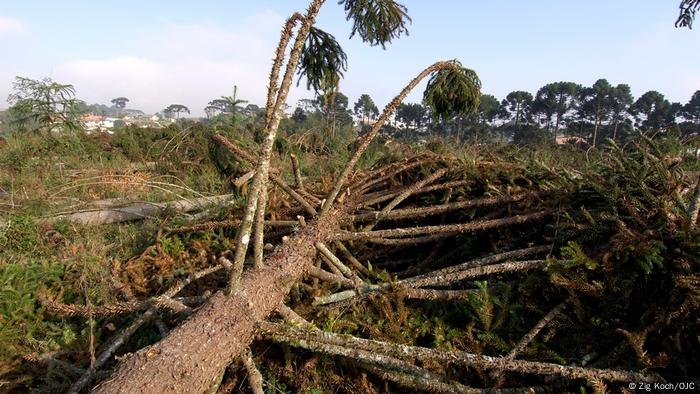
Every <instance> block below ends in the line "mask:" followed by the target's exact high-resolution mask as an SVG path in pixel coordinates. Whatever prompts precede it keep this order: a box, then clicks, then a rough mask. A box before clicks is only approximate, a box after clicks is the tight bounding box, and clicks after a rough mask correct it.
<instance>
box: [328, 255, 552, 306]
mask: <svg viewBox="0 0 700 394" xmlns="http://www.w3.org/2000/svg"><path fill="white" fill-rule="evenodd" d="M550 249H551V245H542V246H535V247H531V248H525V249H518V250H513V251H509V252H504V253H498V254H494V255H490V256H486V257H482V258H478V259H475V260H471V261H468V262H466V263H462V264H458V265H455V266H452V267H447V268H443V269H440V270H437V271H433V272H430V273H427V274H424V275H419V276H414V277H411V278H406V279H403V280H400V281H398V282H396V283H395V284H394V286H396V287H398V288H400V289H401V291H400V293H399V294H402V295H403V296H404V297H405V298H409V299H422V300H437V299H442V300H459V299H466V298H468V297H469V295H468V294H469V292H470V291H469V290H432V289H430V290H427V289H420V290H419V289H418V288H421V287H427V286H437V285H439V286H446V285H449V284H452V283H455V282H459V281H462V280H465V279H471V278H476V277H479V276H484V275H491V274H497V273H506V272H517V271H525V270H529V269H535V268H539V267H542V266H543V265H544V264H546V260H529V261H516V262H507V263H502V264H497V263H498V262H501V261H504V260H510V259H514V258H522V257H526V256H529V255H533V254H538V253H544V252H548V251H549V250H550ZM389 287H391V284H390V283H385V284H383V285H375V286H373V287H371V288H369V289H365V291H364V292H358V291H356V290H347V291H342V292H339V293H335V294H331V295H329V296H325V297H316V298H315V299H314V305H326V304H331V303H336V302H341V301H345V300H348V299H351V298H355V297H358V296H361V295H366V294H367V293H368V292H371V291H376V290H380V289H388V288H389Z"/></svg>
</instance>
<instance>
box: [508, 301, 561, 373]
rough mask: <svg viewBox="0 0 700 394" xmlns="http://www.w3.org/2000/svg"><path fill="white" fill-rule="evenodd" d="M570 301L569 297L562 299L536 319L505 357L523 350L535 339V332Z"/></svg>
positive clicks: (511, 357)
mask: <svg viewBox="0 0 700 394" xmlns="http://www.w3.org/2000/svg"><path fill="white" fill-rule="evenodd" d="M570 301H571V299H570V298H568V299H566V300H564V301H562V302H561V303H560V304H559V305H557V306H555V307H554V308H552V310H551V311H549V313H547V314H546V315H544V317H543V318H542V319H541V320H540V321H538V322H537V324H535V325H534V327H532V328H531V329H530V331H528V332H527V334H525V335H524V336H523V337H522V338H521V339H520V341H518V344H517V345H515V347H514V348H513V349H512V350H511V351H510V352H509V353H508V355H506V358H507V359H509V360H512V359H514V358H515V357H517V355H518V354H520V352H522V351H523V350H525V348H526V347H527V346H528V345H529V344H530V342H532V340H533V339H535V337H536V336H537V334H539V333H540V331H542V329H543V328H545V327H546V326H547V325H548V324H549V323H550V322H551V321H552V320H554V318H555V317H557V316H559V314H560V313H561V312H562V311H564V309H566V306H567V304H568V303H569V302H570Z"/></svg>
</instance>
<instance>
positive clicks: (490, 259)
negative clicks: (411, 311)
mask: <svg viewBox="0 0 700 394" xmlns="http://www.w3.org/2000/svg"><path fill="white" fill-rule="evenodd" d="M551 249H552V245H541V246H533V247H529V248H524V249H516V250H511V251H508V252H502V253H496V254H492V255H489V256H485V257H480V258H478V259H474V260H470V261H467V262H466V263H462V264H457V265H453V266H451V267H447V268H443V269H439V270H437V271H433V272H429V273H427V274H423V275H418V276H414V277H412V278H406V279H404V280H402V281H400V282H399V283H400V284H402V285H404V286H407V287H426V286H435V285H440V284H442V280H443V277H444V276H445V275H449V274H453V273H456V272H461V271H465V270H468V269H471V268H475V267H479V266H483V265H489V264H495V263H499V262H501V261H505V260H513V259H519V258H523V257H527V256H532V255H537V254H540V253H545V252H549V251H550V250H551Z"/></svg>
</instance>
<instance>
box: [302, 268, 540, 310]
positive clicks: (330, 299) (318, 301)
mask: <svg viewBox="0 0 700 394" xmlns="http://www.w3.org/2000/svg"><path fill="white" fill-rule="evenodd" d="M546 263H547V260H526V261H514V262H507V263H501V264H491V265H484V266H480V267H475V268H471V269H466V270H464V271H457V272H454V273H451V274H447V275H442V276H437V277H436V278H437V280H438V281H439V283H438V284H439V285H441V286H447V285H450V284H452V283H455V282H459V281H462V280H465V279H473V278H477V277H480V276H486V275H493V274H503V273H511V272H520V271H528V270H531V269H535V268H540V267H543V266H544V265H545V264H546ZM404 284H405V283H404V282H403V281H399V282H398V283H397V285H398V286H402V285H404ZM390 286H391V284H389V283H385V284H383V285H381V286H379V285H370V286H366V287H364V288H362V289H358V290H357V291H356V290H346V291H342V292H340V293H335V294H331V295H330V296H326V297H316V298H315V299H314V305H325V304H331V303H335V302H340V301H345V300H348V299H350V298H354V297H356V296H358V295H361V294H363V292H364V293H367V292H371V291H377V290H380V289H383V288H384V289H386V288H389V287H390ZM408 286H411V284H408ZM414 287H417V286H415V285H414ZM407 294H408V295H416V296H417V297H413V298H419V297H425V298H426V299H430V298H429V297H431V296H430V295H429V294H430V293H428V292H411V291H409V292H408V293H407ZM433 294H434V295H433V297H435V299H437V298H438V297H439V298H448V299H449V298H452V299H459V298H458V296H457V295H456V293H444V292H443V293H433ZM438 294H440V295H438ZM459 297H462V295H460V296H459ZM463 297H468V296H466V295H464V296H463ZM409 298H411V297H409Z"/></svg>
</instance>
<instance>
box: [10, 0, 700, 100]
mask: <svg viewBox="0 0 700 394" xmlns="http://www.w3.org/2000/svg"><path fill="white" fill-rule="evenodd" d="M399 2H401V3H403V4H405V5H406V6H407V7H408V10H409V15H410V16H411V17H412V19H413V23H412V25H411V26H410V28H409V30H410V35H409V36H407V37H402V38H401V39H399V40H397V41H394V43H392V44H391V45H389V46H387V49H386V50H382V49H381V47H370V46H368V45H367V44H365V43H363V42H361V41H360V40H359V39H358V38H357V37H355V38H353V39H352V40H348V35H349V33H350V29H351V23H350V22H348V21H346V20H345V15H344V12H343V9H342V6H340V5H338V4H337V1H335V0H329V1H327V2H326V4H325V5H324V8H323V9H322V11H321V14H320V15H319V18H318V20H317V26H318V27H320V28H322V29H324V30H326V31H328V32H330V33H332V34H334V35H335V36H336V38H338V40H339V41H340V43H341V44H342V45H343V47H344V48H345V50H346V52H347V54H348V64H349V69H348V71H347V73H346V78H345V79H344V81H343V82H342V84H341V91H343V92H344V93H345V94H347V95H348V96H349V98H350V100H351V101H355V100H356V99H357V97H358V96H359V95H360V94H362V93H369V94H370V95H371V96H372V97H373V98H374V100H375V102H376V103H377V105H379V106H380V107H381V106H383V105H385V104H386V103H387V102H388V101H389V100H390V99H391V98H392V97H393V96H394V95H395V94H396V93H398V91H400V90H401V88H402V87H403V86H404V85H405V84H406V83H407V82H408V81H409V80H410V79H411V78H413V76H415V75H416V74H417V73H418V72H420V70H421V69H423V68H424V67H426V66H428V65H429V64H431V63H432V62H434V61H436V60H443V59H455V58H456V59H459V60H460V61H461V62H462V63H463V64H464V65H465V66H467V67H469V68H473V69H474V70H476V71H477V73H478V74H479V76H480V77H481V80H482V83H483V91H484V92H485V93H490V94H493V95H495V96H496V97H498V98H499V99H502V98H503V97H504V96H505V95H506V94H508V92H510V91H513V90H528V91H530V92H532V93H533V94H534V93H535V91H536V90H537V89H538V88H539V87H540V86H542V85H544V84H546V83H548V82H554V81H560V80H565V81H574V82H577V83H581V84H584V85H591V84H592V83H593V82H594V81H595V80H596V79H598V78H607V79H608V80H609V81H610V82H611V83H613V84H617V83H628V84H629V85H630V86H631V87H632V92H633V93H634V95H635V96H636V97H638V96H640V95H641V94H643V93H644V92H646V91H648V90H658V91H660V92H661V93H663V94H665V95H666V96H667V97H668V98H669V99H670V100H672V101H680V102H683V103H685V102H687V101H688V99H689V98H690V96H691V95H692V93H693V92H694V91H696V90H698V89H700V45H699V44H700V26H698V27H697V28H696V29H695V30H688V29H676V28H675V27H674V26H673V24H674V22H675V19H676V17H677V12H678V10H677V6H678V3H679V1H678V0H672V1H668V0H667V1H659V0H614V1H611V0H529V1H516V0H510V1H499V2H496V1H469V0H433V1H426V0H403V1H401V0H399ZM3 3H4V4H3V5H2V7H0V48H2V56H0V108H3V107H6V105H7V104H6V103H5V100H4V99H5V98H6V97H7V95H8V94H9V92H10V89H11V83H12V79H13V78H14V76H15V75H22V76H28V77H32V78H39V77H44V76H48V77H52V78H53V79H55V80H57V81H59V82H64V83H72V84H74V85H75V87H76V89H77V91H78V96H79V97H80V98H82V99H85V100H86V101H88V102H90V103H108V102H109V100H110V99H111V98H113V97H117V96H126V97H129V98H130V99H131V103H130V105H129V107H133V108H139V109H143V110H145V111H147V112H155V111H158V110H160V109H162V108H164V107H165V106H167V105H168V104H171V103H181V104H185V105H187V106H189V107H190V108H191V109H192V111H193V114H201V113H202V108H203V107H204V106H205V105H206V103H207V102H208V101H209V100H211V99H213V98H217V97H218V96H221V95H224V94H230V90H231V86H232V85H233V84H234V83H235V84H237V85H238V87H239V96H241V97H242V98H244V99H248V100H250V101H251V102H253V103H256V104H262V103H263V102H264V97H265V89H266V88H265V87H266V84H267V81H266V79H267V75H268V73H269V68H270V62H271V59H272V56H273V51H274V48H275V47H276V43H277V40H278V37H279V31H280V29H281V24H282V23H283V21H284V19H285V18H286V16H288V15H289V14H290V13H291V12H293V11H295V10H299V11H303V10H304V9H305V8H306V5H307V2H306V1H281V0H277V1H273V0H262V1H232V0H228V1H214V0H199V1H196V2H195V1H191V0H187V1H185V0H170V1H167V2H166V1H159V0H150V1H132V0H122V1H118V2H111V1H110V2H106V1H87V0H73V1H71V0H65V1H60V2H59V1H54V0H24V1H4V2H3ZM698 25H700V21H698ZM421 94H422V86H419V87H418V88H417V89H416V91H415V93H413V94H412V95H411V96H410V97H409V99H408V101H419V100H420V98H421ZM310 96H311V93H310V92H308V91H306V90H305V85H304V84H303V82H302V84H301V85H300V86H299V87H298V88H294V89H293V91H292V92H291V94H290V98H289V104H290V105H294V104H295V103H296V101H297V100H298V99H299V98H304V97H310Z"/></svg>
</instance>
